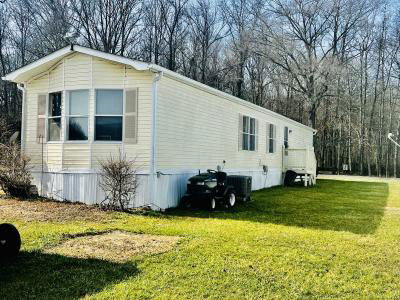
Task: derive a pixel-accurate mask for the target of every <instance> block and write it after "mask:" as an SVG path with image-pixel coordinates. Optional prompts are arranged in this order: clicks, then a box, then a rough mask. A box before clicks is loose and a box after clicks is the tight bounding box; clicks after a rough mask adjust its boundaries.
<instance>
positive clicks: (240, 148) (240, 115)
mask: <svg viewBox="0 0 400 300" xmlns="http://www.w3.org/2000/svg"><path fill="white" fill-rule="evenodd" d="M238 135H239V139H238V149H239V151H240V150H243V115H242V114H239V132H238Z"/></svg>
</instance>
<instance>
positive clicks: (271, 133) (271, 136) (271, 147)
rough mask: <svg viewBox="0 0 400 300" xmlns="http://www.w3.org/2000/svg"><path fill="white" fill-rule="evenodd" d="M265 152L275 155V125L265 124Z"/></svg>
mask: <svg viewBox="0 0 400 300" xmlns="http://www.w3.org/2000/svg"><path fill="white" fill-rule="evenodd" d="M267 141H268V142H267V152H268V153H275V151H276V125H274V124H267Z"/></svg>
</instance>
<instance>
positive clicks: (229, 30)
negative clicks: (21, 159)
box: [0, 0, 400, 176]
mask: <svg viewBox="0 0 400 300" xmlns="http://www.w3.org/2000/svg"><path fill="white" fill-rule="evenodd" d="M399 7H400V6H399V3H398V2H397V1H389V0H388V1H380V0H225V1H223V0H221V1H218V0H215V1H211V0H190V1H189V0H145V1H139V0H87V1H85V0H0V75H1V76H3V75H4V74H6V73H8V72H10V71H13V70H14V69H16V68H18V67H20V66H22V65H25V64H27V63H29V62H31V61H34V60H35V59H37V58H40V57H42V56H44V55H46V54H48V53H50V52H52V51H54V50H57V49H59V48H61V47H63V46H65V45H68V44H69V43H76V44H81V45H86V46H89V47H92V48H95V49H99V50H103V51H106V52H110V53H114V54H118V55H123V56H127V57H130V58H134V59H139V60H143V61H148V62H154V63H156V64H159V65H162V66H164V67H167V68H169V69H171V70H174V71H176V72H179V73H181V74H184V75H186V76H188V77H191V78H193V79H195V80H198V81H201V82H203V83H205V84H208V85H211V86H213V87H215V88H217V89H220V90H223V91H225V92H228V93H231V94H233V95H235V96H237V97H240V98H243V99H245V100H247V101H250V102H253V103H255V104H257V105H260V106H264V107H266V108H269V109H271V110H273V111H276V112H279V113H281V114H283V115H286V116H288V117H291V118H293V119H295V120H298V121H300V122H302V123H304V124H308V125H311V126H313V127H314V128H316V129H317V130H318V133H317V135H316V139H315V147H316V152H317V157H318V161H319V166H320V167H323V168H334V169H336V170H337V169H340V170H341V169H342V165H343V164H348V165H349V166H350V171H351V172H353V173H358V174H365V175H379V176H399V175H400V170H399V168H400V166H399V153H398V150H397V149H396V148H395V146H394V145H393V144H392V143H390V141H389V140H388V139H387V134H388V133H389V132H393V133H395V134H396V135H399V131H400V109H399V105H400V55H399V53H400V52H399V47H400V10H399ZM20 112H21V95H20V93H19V91H18V90H17V88H16V86H15V85H14V84H10V83H6V82H3V81H0V114H1V117H2V118H3V119H6V120H7V122H8V123H9V124H10V125H11V126H13V127H14V128H15V129H16V130H17V129H18V127H19V123H20Z"/></svg>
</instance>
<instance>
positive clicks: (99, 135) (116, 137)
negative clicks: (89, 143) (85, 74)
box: [95, 90, 124, 141]
mask: <svg viewBox="0 0 400 300" xmlns="http://www.w3.org/2000/svg"><path fill="white" fill-rule="evenodd" d="M123 99H124V98H123V91H122V90H97V91H96V117H95V140H96V141H122V119H123Z"/></svg>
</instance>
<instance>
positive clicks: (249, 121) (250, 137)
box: [242, 116, 257, 151]
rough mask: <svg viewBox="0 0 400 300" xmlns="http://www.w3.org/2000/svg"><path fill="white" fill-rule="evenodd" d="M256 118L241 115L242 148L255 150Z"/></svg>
mask: <svg viewBox="0 0 400 300" xmlns="http://www.w3.org/2000/svg"><path fill="white" fill-rule="evenodd" d="M256 126H257V122H256V119H254V118H251V117H248V116H243V129H242V139H243V141H242V150H247V151H255V150H256V143H257V136H256V132H257V130H256Z"/></svg>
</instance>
